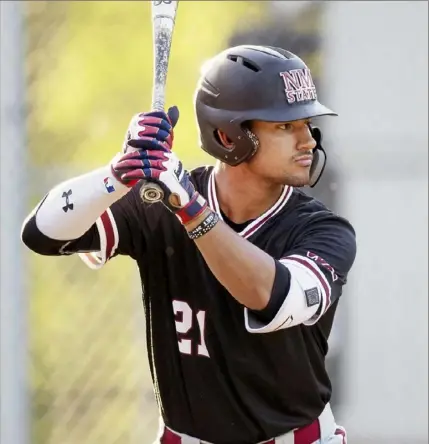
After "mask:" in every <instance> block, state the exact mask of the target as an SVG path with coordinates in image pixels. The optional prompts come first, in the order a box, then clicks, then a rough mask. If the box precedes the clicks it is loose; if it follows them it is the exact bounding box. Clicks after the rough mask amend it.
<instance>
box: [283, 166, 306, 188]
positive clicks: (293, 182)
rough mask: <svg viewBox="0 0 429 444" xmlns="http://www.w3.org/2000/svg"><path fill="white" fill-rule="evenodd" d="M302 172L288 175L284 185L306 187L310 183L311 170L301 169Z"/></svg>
mask: <svg viewBox="0 0 429 444" xmlns="http://www.w3.org/2000/svg"><path fill="white" fill-rule="evenodd" d="M300 170H301V171H299V170H298V171H293V172H290V173H289V174H287V175H286V176H285V178H284V181H283V184H284V185H289V186H291V187H295V188H299V187H305V186H306V185H308V184H309V183H310V168H300Z"/></svg>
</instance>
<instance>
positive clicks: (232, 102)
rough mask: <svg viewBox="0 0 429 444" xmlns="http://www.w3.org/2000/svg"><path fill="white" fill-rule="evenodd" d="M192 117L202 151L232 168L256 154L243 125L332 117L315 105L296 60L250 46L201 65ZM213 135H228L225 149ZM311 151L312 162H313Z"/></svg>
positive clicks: (255, 141) (252, 137)
mask: <svg viewBox="0 0 429 444" xmlns="http://www.w3.org/2000/svg"><path fill="white" fill-rule="evenodd" d="M195 112H196V116H197V121H198V126H199V131H200V140H201V147H202V148H203V150H204V151H206V152H207V153H209V154H210V155H212V156H213V157H215V158H217V159H219V160H221V161H222V162H225V163H227V164H228V165H232V166H235V165H238V164H240V163H241V162H243V161H245V160H247V159H249V158H250V157H251V156H252V155H253V154H255V152H256V150H257V149H258V145H259V141H258V139H257V137H256V136H255V135H254V134H253V133H252V132H251V131H250V129H249V128H248V127H247V126H246V122H249V121H252V120H263V121H268V122H290V121H294V120H300V119H309V118H312V117H318V116H323V115H333V116H336V115H337V114H336V113H334V112H333V111H331V110H330V109H328V108H326V107H325V106H324V105H322V104H321V103H320V102H319V101H318V100H317V94H316V87H315V85H314V82H313V79H312V77H311V73H310V70H309V68H308V67H307V65H306V64H305V63H304V62H303V61H302V60H301V59H300V58H299V57H298V56H296V55H295V54H292V53H291V52H289V51H286V50H284V49H281V48H274V47H271V46H251V45H242V46H236V47H233V48H229V49H227V50H225V51H223V52H221V53H220V54H218V55H217V56H215V57H214V58H213V59H211V60H210V61H209V62H208V63H207V64H206V66H205V68H203V73H202V76H201V78H200V81H199V83H198V86H197V90H196V94H195ZM217 130H221V131H223V132H224V133H225V134H226V135H227V136H228V138H229V139H230V140H231V142H232V147H231V148H227V147H225V146H224V145H223V144H222V143H221V141H220V140H219V137H218V135H217ZM319 139H320V137H319ZM319 146H320V148H321V145H320V143H318V147H319ZM322 150H323V148H322ZM316 151H318V150H317V149H316V150H315V156H314V162H313V163H317V161H318V160H319V155H318V153H317V155H316ZM316 157H317V159H316ZM324 162H325V160H324ZM315 166H316V165H315ZM313 169H315V168H313ZM319 169H320V168H319ZM320 175H321V174H319V177H320Z"/></svg>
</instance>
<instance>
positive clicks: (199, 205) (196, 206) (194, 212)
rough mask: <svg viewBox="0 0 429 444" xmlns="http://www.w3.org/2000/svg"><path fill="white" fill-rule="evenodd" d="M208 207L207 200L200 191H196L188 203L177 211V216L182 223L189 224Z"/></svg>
mask: <svg viewBox="0 0 429 444" xmlns="http://www.w3.org/2000/svg"><path fill="white" fill-rule="evenodd" d="M206 208H207V201H206V200H205V199H204V197H203V196H201V194H200V193H195V194H194V196H193V197H192V199H191V200H190V201H189V203H188V204H187V205H185V206H184V207H183V208H180V210H178V211H176V216H177V217H178V218H179V220H180V222H182V224H187V223H189V222H190V221H191V220H193V219H195V218H196V217H198V216H199V215H200V214H201V213H202V212H203V211H204V210H205V209H206Z"/></svg>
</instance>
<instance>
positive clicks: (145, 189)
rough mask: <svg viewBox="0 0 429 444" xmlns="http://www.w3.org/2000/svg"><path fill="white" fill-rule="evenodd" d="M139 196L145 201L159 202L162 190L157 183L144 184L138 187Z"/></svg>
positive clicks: (162, 196) (162, 195) (162, 194)
mask: <svg viewBox="0 0 429 444" xmlns="http://www.w3.org/2000/svg"><path fill="white" fill-rule="evenodd" d="M140 197H141V198H142V200H143V201H144V202H146V203H154V202H159V201H161V200H162V199H163V198H164V192H163V191H162V189H161V188H160V187H159V186H157V185H146V186H142V188H141V189H140Z"/></svg>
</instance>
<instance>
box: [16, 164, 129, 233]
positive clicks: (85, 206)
mask: <svg viewBox="0 0 429 444" xmlns="http://www.w3.org/2000/svg"><path fill="white" fill-rule="evenodd" d="M129 190H130V189H129V188H128V187H126V186H125V185H123V184H121V183H120V182H119V181H118V180H117V179H115V178H114V176H113V175H112V173H111V171H110V165H108V166H105V167H102V168H99V169H97V170H94V171H91V172H90V173H87V174H84V175H82V176H78V177H75V178H73V179H69V180H67V181H65V182H62V183H61V184H59V185H57V186H56V187H55V188H53V189H52V190H51V191H50V192H49V193H48V195H47V196H46V197H45V199H44V200H43V202H42V203H41V205H40V206H39V207H38V209H37V214H36V217H35V222H36V225H37V228H38V229H39V230H40V231H41V233H43V234H44V235H45V236H47V237H49V238H51V239H55V240H67V241H68V240H73V239H77V238H79V237H80V236H82V235H83V234H84V233H86V231H87V230H88V229H89V228H90V227H91V226H92V225H93V224H94V223H95V221H96V220H97V218H98V217H99V216H100V215H101V214H102V213H103V212H104V211H105V210H106V209H107V208H108V207H109V206H110V205H112V204H113V203H114V202H116V201H117V200H118V199H120V198H121V197H122V196H124V195H125V194H126V193H127V192H128V191H129ZM32 216H33V213H32V214H30V216H29V218H30V217H32ZM24 224H25V222H24Z"/></svg>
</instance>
